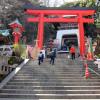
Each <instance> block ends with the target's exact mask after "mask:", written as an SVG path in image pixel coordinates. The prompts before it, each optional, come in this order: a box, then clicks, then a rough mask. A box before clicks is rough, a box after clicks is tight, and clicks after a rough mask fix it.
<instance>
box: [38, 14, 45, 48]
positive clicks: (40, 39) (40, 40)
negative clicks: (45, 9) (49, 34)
mask: <svg viewBox="0 0 100 100" xmlns="http://www.w3.org/2000/svg"><path fill="white" fill-rule="evenodd" d="M43 33H44V15H43V14H42V13H41V14H40V19H39V22H38V35H37V39H38V47H39V48H40V49H42V46H43V35H44V34H43Z"/></svg>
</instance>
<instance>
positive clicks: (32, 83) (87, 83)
mask: <svg viewBox="0 0 100 100" xmlns="http://www.w3.org/2000/svg"><path fill="white" fill-rule="evenodd" d="M7 85H35V86H36V85H37V86H39V85H40V86H41V85H42V86H49V85H54V86H60V85H62V86H66V85H69V86H70V85H75V86H77V85H87V86H88V85H100V82H72V83H71V82H65V83H64V82H59V83H58V82H9V83H7Z"/></svg>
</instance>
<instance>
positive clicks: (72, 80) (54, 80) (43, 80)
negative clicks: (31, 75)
mask: <svg viewBox="0 0 100 100" xmlns="http://www.w3.org/2000/svg"><path fill="white" fill-rule="evenodd" d="M45 81H50V82H59V81H61V82H68V81H69V82H80V81H81V82H100V79H95V78H94V79H66V78H65V79H43V78H42V79H41V78H40V79H11V80H10V82H45Z"/></svg>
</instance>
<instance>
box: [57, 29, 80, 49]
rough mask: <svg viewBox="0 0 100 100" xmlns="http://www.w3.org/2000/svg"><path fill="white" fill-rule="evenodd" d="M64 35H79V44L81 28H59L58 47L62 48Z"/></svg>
mask: <svg viewBox="0 0 100 100" xmlns="http://www.w3.org/2000/svg"><path fill="white" fill-rule="evenodd" d="M64 35H77V38H78V45H79V30H78V29H68V30H58V31H57V36H56V40H57V41H58V48H59V49H60V48H61V41H62V37H63V36H64Z"/></svg>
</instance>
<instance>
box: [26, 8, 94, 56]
mask: <svg viewBox="0 0 100 100" xmlns="http://www.w3.org/2000/svg"><path fill="white" fill-rule="evenodd" d="M26 13H27V14H30V15H33V16H34V17H33V18H28V19H27V20H28V22H38V37H37V39H38V47H39V48H40V49H41V48H42V46H43V33H44V23H45V22H77V23H78V24H79V37H80V39H79V40H80V46H79V47H80V55H81V56H84V52H85V42H84V26H83V24H84V23H94V19H93V18H85V17H86V16H88V15H93V14H94V13H95V10H93V9H85V10H84V9H82V10H79V9H68V10H66V9H65V10H63V9H27V10H26ZM47 15H55V16H58V17H57V18H47V17H45V16H47ZM63 15H76V16H77V17H75V18H64V17H63ZM84 16H85V17H84Z"/></svg>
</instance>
